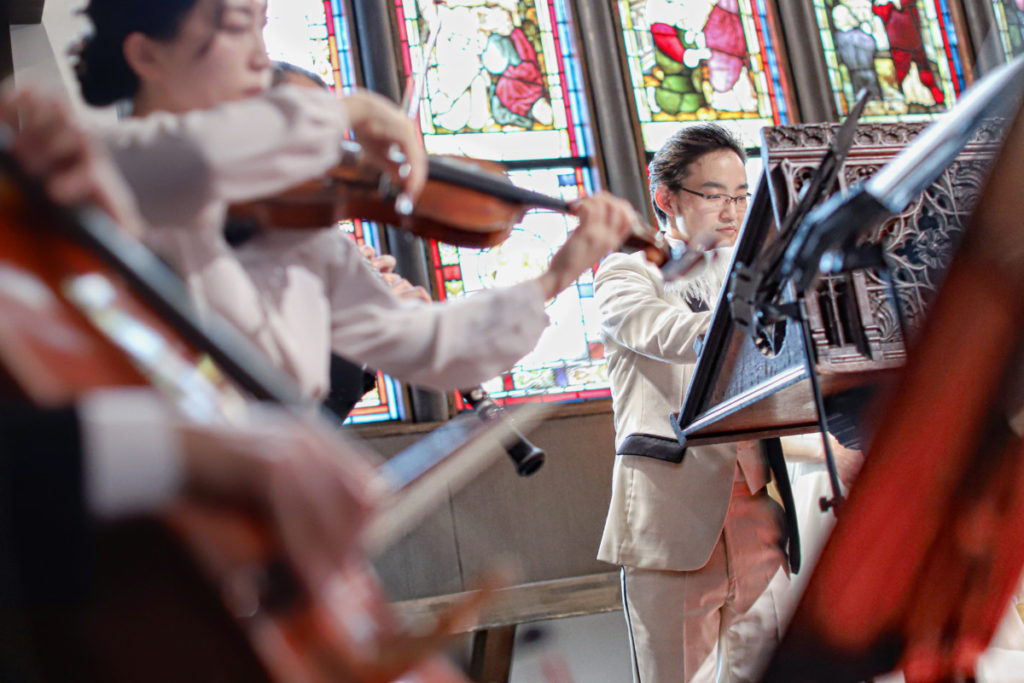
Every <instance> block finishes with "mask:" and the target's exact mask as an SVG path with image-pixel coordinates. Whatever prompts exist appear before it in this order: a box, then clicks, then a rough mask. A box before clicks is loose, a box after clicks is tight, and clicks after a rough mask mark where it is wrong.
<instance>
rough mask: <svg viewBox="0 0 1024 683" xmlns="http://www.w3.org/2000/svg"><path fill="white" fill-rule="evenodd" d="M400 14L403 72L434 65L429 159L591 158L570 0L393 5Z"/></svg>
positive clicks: (426, 114)
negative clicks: (457, 156) (570, 26)
mask: <svg viewBox="0 0 1024 683" xmlns="http://www.w3.org/2000/svg"><path fill="white" fill-rule="evenodd" d="M395 11H396V13H397V20H398V31H399V36H398V38H399V40H400V42H401V45H402V56H403V65H404V67H405V71H406V74H416V73H418V72H420V70H421V69H422V65H423V63H424V61H425V60H426V62H427V64H428V68H427V72H426V84H425V88H424V97H423V101H422V103H421V105H420V124H421V127H422V130H423V138H424V144H425V145H426V148H427V151H429V152H431V153H435V154H463V155H467V156H475V157H482V158H489V159H501V160H508V159H553V158H560V157H577V156H584V155H585V154H586V141H585V140H586V138H585V136H584V134H583V133H584V131H583V126H584V125H585V122H584V121H583V120H582V116H583V114H584V111H585V110H584V109H583V107H582V100H583V95H582V91H581V87H582V86H581V78H580V75H579V67H578V65H577V64H575V53H574V47H573V45H572V40H571V36H570V32H569V31H568V30H567V20H566V13H565V7H564V0H554V1H550V0H548V1H545V0H442V1H440V2H434V0H429V1H428V0H396V2H395ZM433 30H436V31H437V38H436V42H435V47H434V49H433V52H432V54H430V55H425V54H424V53H425V52H426V49H425V48H426V46H427V44H428V40H429V37H430V35H431V31H433Z"/></svg>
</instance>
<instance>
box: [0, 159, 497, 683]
mask: <svg viewBox="0 0 1024 683" xmlns="http://www.w3.org/2000/svg"><path fill="white" fill-rule="evenodd" d="M0 220H2V222H3V229H2V230H0V276H2V277H0V279H2V283H0V320H3V330H4V334H3V335H0V373H2V374H3V375H4V378H5V381H4V382H3V388H2V389H0V391H2V392H3V397H4V398H10V399H13V400H15V401H20V402H29V403H32V404H35V405H40V406H53V405H66V404H68V403H69V402H73V401H74V400H75V399H76V398H77V397H78V396H80V395H82V394H83V393H85V392H88V391H90V390H93V389H97V388H102V387H113V386H119V387H120V386H139V385H152V386H154V387H156V388H158V389H160V390H161V391H162V392H163V393H165V394H166V395H167V396H168V398H169V400H170V401H171V402H172V403H174V404H177V405H178V406H179V407H180V408H182V412H183V414H185V415H190V416H193V417H195V418H196V419H231V413H235V412H237V411H238V410H239V409H240V408H241V407H244V401H241V394H243V393H248V394H250V395H255V396H258V397H260V398H264V399H277V400H281V401H290V400H292V399H293V398H294V397H295V396H298V395H299V392H298V390H297V388H296V387H295V386H294V383H293V382H291V381H290V379H289V378H287V377H286V376H284V375H283V374H281V373H279V372H277V371H276V370H275V369H274V368H272V367H270V366H269V365H268V364H266V362H265V361H263V360H262V358H261V357H260V356H259V354H258V352H256V351H254V350H247V347H245V345H244V344H240V343H239V342H240V341H242V340H240V338H237V335H234V330H233V329H231V328H230V327H227V326H222V327H220V328H218V327H216V326H215V325H210V324H209V321H206V320H204V321H202V322H200V321H199V320H198V319H197V318H196V317H195V314H194V313H193V312H192V309H191V306H190V305H189V303H188V295H187V293H186V291H185V289H184V287H183V285H182V283H181V282H180V280H178V279H177V278H176V277H175V276H173V274H171V273H170V271H169V270H167V269H166V268H164V267H163V266H162V265H161V263H160V262H159V260H157V259H156V257H155V256H153V255H152V254H151V253H150V252H148V251H147V250H146V249H145V248H143V247H142V246H141V245H139V244H137V243H135V242H134V241H132V240H131V239H129V238H127V237H126V236H124V235H122V234H121V232H120V230H119V228H117V227H116V226H114V225H113V224H112V222H111V221H110V220H109V219H107V218H105V217H104V216H103V215H100V214H96V213H81V214H75V215H72V214H70V213H69V212H65V211H62V210H60V209H59V208H58V207H55V206H54V205H53V204H52V203H51V202H49V200H47V199H45V198H44V196H43V193H42V191H41V189H39V188H38V187H37V186H36V185H35V184H34V183H32V182H31V181H29V180H28V179H27V178H25V177H24V176H23V174H22V173H21V172H20V170H19V169H18V168H17V165H16V164H15V162H14V161H13V160H12V159H11V158H10V157H9V156H8V155H7V154H5V153H2V152H0ZM225 325H226V324H225ZM232 335H234V336H232ZM209 358H212V359H213V360H214V361H215V362H216V364H217V366H218V367H220V368H221V369H223V370H224V371H225V372H226V373H227V374H226V375H222V376H219V377H218V376H217V374H216V373H215V372H214V371H211V370H209V363H208V360H209ZM240 403H241V404H242V405H241V406H240ZM482 428H483V429H486V427H482ZM394 461H395V458H393V459H392V460H390V461H388V463H385V465H382V466H381V468H387V472H386V473H390V474H391V475H392V476H390V477H389V480H391V481H396V480H398V479H399V477H398V476H397V475H400V474H402V471H401V470H400V468H399V467H395V466H391V465H392V463H393V462H394ZM446 464H447V462H446ZM389 466H391V467H389ZM409 471H411V472H413V475H412V476H410V475H408V472H409ZM429 471H430V465H429V463H423V462H420V461H417V462H415V463H412V464H410V462H409V461H406V463H405V477H404V479H401V480H400V481H399V483H400V484H402V485H408V484H412V483H420V484H423V483H425V479H424V477H423V476H421V475H422V474H424V473H426V472H429ZM396 502H399V503H402V504H403V505H405V506H406V509H408V508H409V506H410V505H411V503H410V502H408V500H407V497H406V498H401V497H400V498H398V499H397V501H396ZM390 507H394V506H390ZM387 512H389V511H388V510H386V511H385V513H387ZM414 512H418V513H419V514H418V515H416V514H414V515H412V516H413V517H418V518H422V510H421V509H420V510H415V511H414ZM385 513H382V515H384V519H383V521H382V522H381V523H377V524H371V526H370V531H372V532H373V534H372V536H373V541H374V547H375V549H377V550H379V549H381V548H383V547H386V545H387V544H388V543H389V542H393V541H394V540H395V531H394V529H397V528H399V527H400V526H401V524H403V523H404V524H408V521H409V520H396V519H394V515H391V516H390V518H389V517H388V516H386V514H385ZM389 529H390V530H391V531H389ZM55 540H57V539H55ZM96 556H97V557H96V563H95V570H94V572H93V574H94V581H93V583H94V587H93V591H92V595H91V596H90V597H91V599H90V600H89V601H88V602H86V603H85V604H83V605H81V606H80V608H79V609H76V610H73V611H71V610H69V611H68V612H64V611H60V610H57V611H52V610H34V611H32V612H29V613H27V614H20V613H18V614H15V613H12V612H11V611H10V610H6V611H3V613H2V614H0V629H3V630H4V632H7V629H8V627H10V628H11V629H14V628H18V629H19V630H18V632H19V633H24V634H25V637H26V639H27V641H28V645H27V647H28V650H26V656H27V657H31V655H30V654H28V653H29V652H31V653H32V654H34V655H36V657H35V659H37V660H38V662H39V664H40V666H41V669H42V670H41V671H40V674H41V675H42V676H43V680H55V681H56V680H71V679H76V680H77V679H88V680H147V681H167V682H168V683H170V682H171V681H181V680H190V679H191V680H223V681H235V680H237V681H242V680H244V681H289V682H292V681H295V682H300V683H306V682H308V683H327V682H329V681H354V682H358V683H383V682H385V681H392V680H395V679H396V678H397V677H399V676H405V677H408V678H407V679H406V680H410V681H411V680H419V681H430V682H432V683H465V678H464V677H463V676H462V675H461V674H460V673H458V672H457V671H456V670H455V669H454V668H453V667H452V666H450V665H449V664H448V663H447V662H446V661H445V660H444V659H443V658H440V657H438V656H436V655H435V654H434V653H435V652H436V651H437V648H438V647H440V645H441V644H442V643H443V642H445V640H446V638H447V636H446V633H448V632H451V630H454V629H451V627H452V626H453V625H455V624H460V623H462V622H463V621H464V620H466V619H468V618H471V617H472V615H473V614H474V613H475V611H476V609H477V607H478V606H479V604H480V603H479V601H480V600H481V599H482V594H478V595H477V596H475V597H474V598H472V599H471V600H470V601H467V602H466V603H464V604H462V605H460V606H459V607H458V608H456V609H454V610H453V611H451V612H450V613H448V614H447V615H446V616H445V617H443V618H442V619H441V620H440V621H439V622H437V623H436V624H434V625H432V626H431V627H430V628H428V629H427V630H426V632H425V633H423V634H416V635H411V634H410V633H409V632H407V631H404V630H403V629H402V628H401V627H400V626H399V625H398V624H397V623H396V620H395V619H394V617H393V616H392V614H391V613H390V611H389V610H388V606H387V601H386V599H385V597H384V595H383V591H382V590H381V588H380V586H379V584H378V583H377V581H376V578H375V576H374V575H373V573H372V571H371V570H370V568H369V563H368V561H367V560H366V558H365V557H363V556H362V555H361V554H360V553H358V552H355V553H353V556H352V560H351V562H350V563H349V565H348V566H346V567H341V568H339V571H338V574H337V579H336V585H335V584H334V583H332V594H331V595H330V596H328V597H324V596H313V595H311V594H308V592H307V591H305V589H304V587H303V584H302V583H301V582H300V581H299V580H298V579H297V578H296V575H295V574H294V572H293V571H292V569H291V567H290V566H289V564H288V562H287V560H286V554H285V552H284V550H283V548H281V547H280V544H279V542H278V541H277V539H276V537H275V535H274V534H272V533H271V532H270V530H269V529H267V528H266V525H265V524H264V523H262V522H261V521H260V520H259V519H258V518H256V517H255V516H253V515H249V514H247V513H245V512H243V511H240V510H237V509H229V508H220V507H214V506H212V505H200V504H198V503H195V502H189V503H181V504H179V505H178V506H177V507H176V508H175V509H173V510H171V511H170V512H167V513H165V514H164V515H162V517H161V518H160V519H158V520H155V521H145V522H130V523H123V524H119V525H115V526H113V527H110V526H104V528H102V529H101V530H100V533H99V538H98V539H97V553H96ZM10 632H12V633H13V632H15V631H14V630H11V631H10ZM69 672H70V673H69Z"/></svg>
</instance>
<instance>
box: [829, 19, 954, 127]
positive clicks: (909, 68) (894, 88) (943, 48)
mask: <svg viewBox="0 0 1024 683" xmlns="http://www.w3.org/2000/svg"><path fill="white" fill-rule="evenodd" d="M814 10H815V15H816V17H817V21H818V28H819V30H820V35H821V43H822V45H823V47H824V50H825V61H826V64H827V66H828V74H829V80H830V81H831V83H832V90H833V93H834V95H835V98H836V105H837V108H838V110H839V112H840V113H841V114H845V113H846V112H847V111H848V110H849V106H850V104H851V103H852V102H853V101H854V98H855V96H856V93H857V92H859V91H860V89H861V88H866V89H867V90H868V91H869V92H871V93H872V95H873V99H872V100H870V101H869V102H868V105H867V107H866V109H865V111H864V117H863V118H864V119H865V120H868V121H896V120H913V119H922V118H931V117H933V116H935V115H936V114H939V113H941V112H943V111H945V110H947V109H949V108H950V107H951V106H952V105H953V103H954V102H955V101H956V98H957V97H958V96H959V94H960V90H961V89H962V88H963V85H964V80H963V66H962V63H961V60H960V52H959V41H958V37H957V34H956V28H955V26H954V25H953V21H952V17H951V15H950V11H949V2H948V0H873V1H872V0H814Z"/></svg>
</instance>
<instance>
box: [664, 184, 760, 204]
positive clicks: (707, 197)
mask: <svg viewBox="0 0 1024 683" xmlns="http://www.w3.org/2000/svg"><path fill="white" fill-rule="evenodd" d="M679 189H680V190H682V191H683V192H689V193H690V194H695V195H697V196H698V197H700V198H701V199H703V200H704V201H706V202H708V203H709V204H711V205H712V206H713V207H715V208H716V209H724V208H725V207H726V205H728V204H735V205H736V206H737V208H741V207H744V206H746V205H747V202H749V201H750V193H749V192H747V193H745V194H740V195H736V196H735V197H733V196H732V195H728V194H704V193H703V192H697V190H689V189H687V188H685V187H680V188H679Z"/></svg>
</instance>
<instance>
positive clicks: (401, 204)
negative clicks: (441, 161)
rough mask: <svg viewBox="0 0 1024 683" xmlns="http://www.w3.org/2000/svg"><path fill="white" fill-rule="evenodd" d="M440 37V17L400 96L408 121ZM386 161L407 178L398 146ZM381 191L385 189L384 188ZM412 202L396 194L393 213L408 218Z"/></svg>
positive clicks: (407, 170) (420, 95)
mask: <svg viewBox="0 0 1024 683" xmlns="http://www.w3.org/2000/svg"><path fill="white" fill-rule="evenodd" d="M440 35H441V17H440V16H438V17H437V19H436V21H435V22H434V25H433V26H431V28H430V34H429V35H428V36H427V44H426V45H425V46H424V49H423V62H422V64H420V67H419V69H417V71H416V72H415V73H414V74H412V75H411V76H410V77H409V82H408V85H407V86H406V89H405V94H403V95H402V104H401V107H402V111H404V112H405V114H406V116H407V117H409V120H410V121H415V120H416V116H417V114H418V113H419V110H420V101H421V100H422V99H423V87H424V85H425V84H426V81H427V70H428V69H429V68H430V58H431V56H432V55H433V54H434V47H435V46H436V45H437V38H438V36H440ZM388 159H390V160H391V161H393V162H394V163H396V164H398V177H399V178H401V179H402V180H405V179H406V178H407V177H409V173H410V172H411V171H412V169H411V168H410V166H409V162H408V160H407V159H406V158H405V154H403V153H402V150H400V149H399V148H398V145H394V144H393V145H391V148H390V149H388ZM381 183H382V185H384V184H386V183H387V179H386V177H385V178H382V179H381ZM381 189H382V190H384V189H386V188H384V187H382V188H381ZM412 209H413V201H412V197H410V196H409V195H408V194H407V193H406V192H404V191H403V192H400V193H398V196H397V197H395V212H396V213H397V214H398V215H399V216H408V215H410V214H411V213H412Z"/></svg>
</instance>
